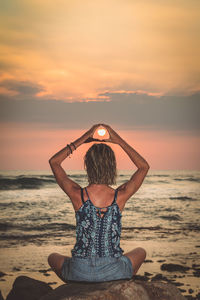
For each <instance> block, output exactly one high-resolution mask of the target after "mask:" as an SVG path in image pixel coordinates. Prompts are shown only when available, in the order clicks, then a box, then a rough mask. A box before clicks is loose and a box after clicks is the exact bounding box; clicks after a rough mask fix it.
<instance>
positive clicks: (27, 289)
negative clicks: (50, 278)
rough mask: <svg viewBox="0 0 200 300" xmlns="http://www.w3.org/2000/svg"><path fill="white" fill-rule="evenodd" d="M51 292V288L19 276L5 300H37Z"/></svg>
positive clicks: (41, 282)
mask: <svg viewBox="0 0 200 300" xmlns="http://www.w3.org/2000/svg"><path fill="white" fill-rule="evenodd" d="M51 290H52V288H51V287H50V286H49V285H48V284H47V283H45V282H43V281H39V280H36V279H33V278H29V277H27V276H19V277H17V278H16V279H15V281H14V283H13V287H12V290H11V291H10V293H9V294H8V296H7V298H6V300H38V299H40V298H41V297H42V296H43V295H45V294H47V293H48V292H49V291H51Z"/></svg>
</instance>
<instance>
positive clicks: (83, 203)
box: [81, 188, 85, 204]
mask: <svg viewBox="0 0 200 300" xmlns="http://www.w3.org/2000/svg"><path fill="white" fill-rule="evenodd" d="M81 200H82V202H83V204H84V203H85V201H84V198H83V188H81Z"/></svg>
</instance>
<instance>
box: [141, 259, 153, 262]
mask: <svg viewBox="0 0 200 300" xmlns="http://www.w3.org/2000/svg"><path fill="white" fill-rule="evenodd" d="M152 262H153V260H151V259H145V261H144V262H143V263H152Z"/></svg>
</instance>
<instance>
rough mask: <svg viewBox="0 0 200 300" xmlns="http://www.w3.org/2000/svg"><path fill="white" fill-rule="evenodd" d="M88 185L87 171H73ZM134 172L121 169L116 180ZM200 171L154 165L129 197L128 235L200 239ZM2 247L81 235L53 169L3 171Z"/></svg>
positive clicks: (124, 220) (125, 213)
mask: <svg viewBox="0 0 200 300" xmlns="http://www.w3.org/2000/svg"><path fill="white" fill-rule="evenodd" d="M67 173H68V174H69V176H70V178H71V179H72V180H74V181H76V182H77V183H78V184H79V185H81V186H82V187H84V186H86V185H88V181H87V177H86V174H85V172H84V171H70V172H67ZM131 175H132V172H130V171H118V178H117V184H116V186H113V188H116V187H117V186H119V185H121V184H122V183H124V182H126V181H127V180H129V179H130V177H131ZM199 183H200V172H199V171H151V170H150V171H149V172H148V174H147V176H146V177H145V180H144V182H143V184H142V186H141V187H140V189H139V190H138V191H137V192H136V193H135V194H134V195H133V196H132V197H131V198H130V199H129V200H128V202H127V203H126V206H125V209H124V211H123V217H122V226H123V229H122V240H128V239H132V240H141V241H145V240H149V239H156V240H157V241H158V240H163V239H165V240H168V241H171V240H173V241H174V239H176V240H184V243H185V242H186V241H187V239H188V242H191V240H194V241H195V242H196V243H198V242H199V229H200V219H199V213H200V206H199V203H200V184H199ZM0 189H1V195H0V208H1V221H0V240H1V244H0V247H3V248H4V247H16V244H17V246H18V247H19V246H20V245H27V244H28V243H33V244H36V245H41V244H42V243H45V244H46V245H47V244H51V245H52V244H56V245H58V244H59V245H66V244H69V243H72V242H73V239H74V238H75V218H74V210H73V207H72V204H71V201H70V199H69V198H68V196H67V195H66V194H65V193H64V192H63V191H62V190H61V189H60V187H59V186H58V185H57V184H56V182H55V178H54V176H53V175H52V174H51V173H50V172H41V171H40V172H31V171H26V172H22V171H21V172H20V171H8V172H5V171H4V172H2V171H1V172H0Z"/></svg>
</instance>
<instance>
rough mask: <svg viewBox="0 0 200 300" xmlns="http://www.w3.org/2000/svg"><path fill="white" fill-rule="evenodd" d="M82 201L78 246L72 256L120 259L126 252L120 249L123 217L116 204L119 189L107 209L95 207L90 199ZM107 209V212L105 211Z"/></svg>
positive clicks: (78, 223) (78, 216) (77, 226)
mask: <svg viewBox="0 0 200 300" xmlns="http://www.w3.org/2000/svg"><path fill="white" fill-rule="evenodd" d="M85 191H86V193H87V196H88V199H87V200H86V201H84V199H83V189H82V188H81V199H82V202H83V205H82V206H81V207H80V208H79V210H77V211H76V213H75V214H76V244H75V246H74V248H73V250H72V251H71V253H72V256H76V257H80V258H85V257H91V256H96V257H120V256H121V255H122V253H123V252H124V250H122V249H121V247H120V235H121V217H122V214H121V212H120V209H119V206H118V204H117V203H116V198H117V192H118V189H116V190H115V196H114V200H113V202H112V204H111V205H109V206H107V207H102V208H100V207H97V206H95V205H94V204H93V203H92V201H91V200H90V198H89V195H88V192H87V188H85ZM105 209H106V211H105Z"/></svg>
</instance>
